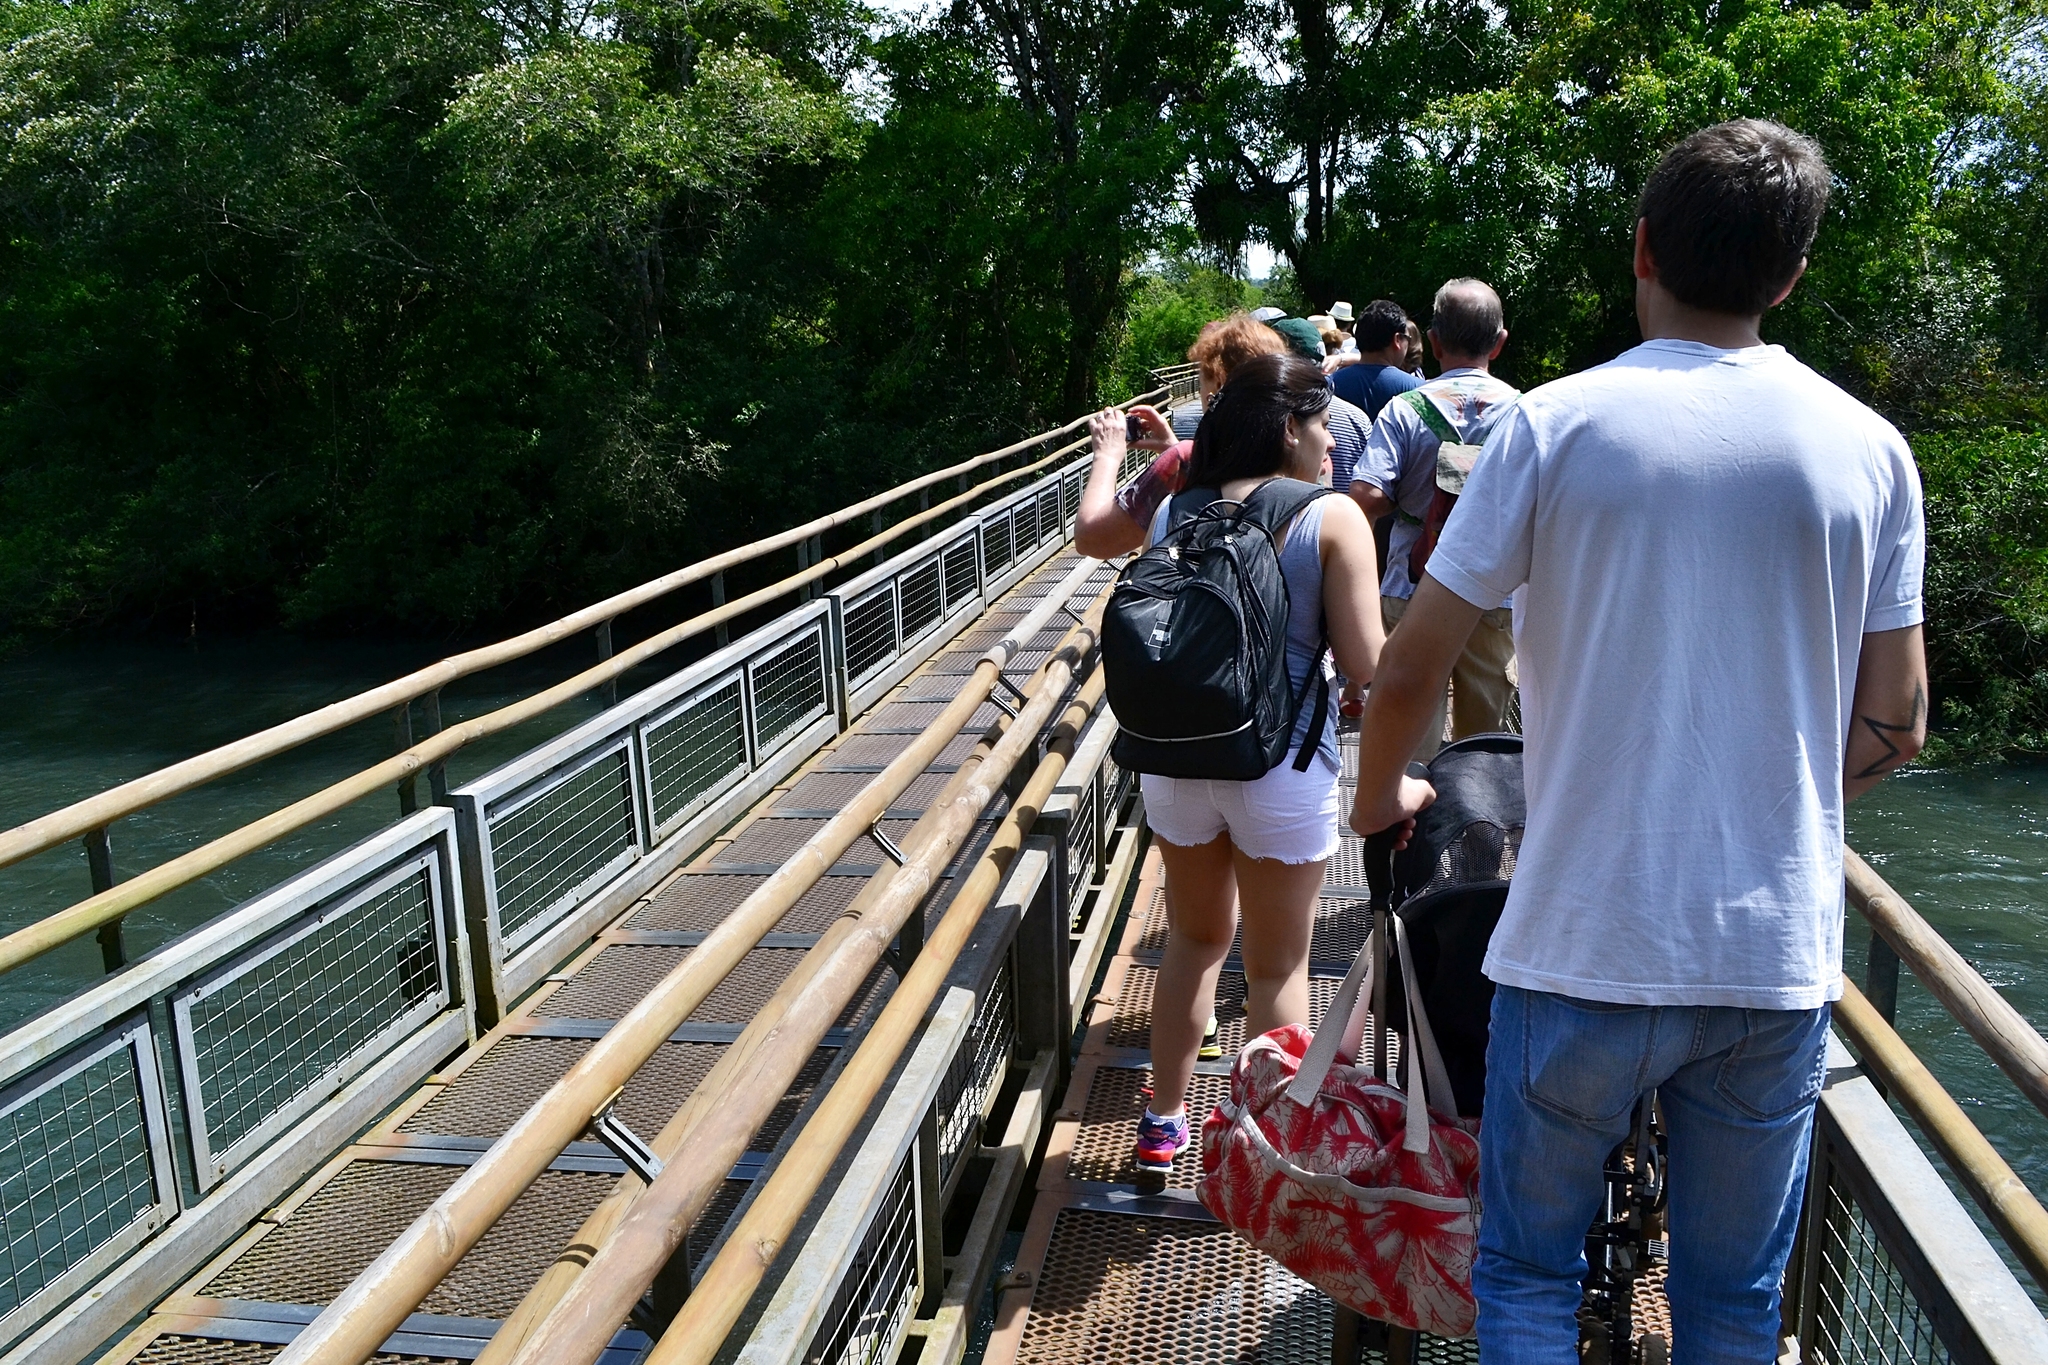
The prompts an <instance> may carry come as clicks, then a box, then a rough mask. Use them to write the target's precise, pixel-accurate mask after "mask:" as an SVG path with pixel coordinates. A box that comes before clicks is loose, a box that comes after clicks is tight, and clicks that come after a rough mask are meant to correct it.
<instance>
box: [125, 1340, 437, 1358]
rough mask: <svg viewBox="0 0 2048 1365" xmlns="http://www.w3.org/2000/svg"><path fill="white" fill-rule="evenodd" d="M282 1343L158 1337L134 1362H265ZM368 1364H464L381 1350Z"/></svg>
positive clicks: (276, 1353) (273, 1355) (275, 1355)
mask: <svg viewBox="0 0 2048 1365" xmlns="http://www.w3.org/2000/svg"><path fill="white" fill-rule="evenodd" d="M282 1350H284V1347H282V1346H275V1345H271V1344H269V1343H264V1342H254V1341H216V1340H214V1339H213V1338H212V1337H194V1336H176V1335H173V1336H161V1337H158V1338H157V1339H156V1340H154V1341H152V1342H150V1343H149V1345H147V1346H145V1347H144V1348H143V1349H142V1353H141V1354H140V1355H138V1356H136V1357H135V1365H265V1362H267V1361H271V1360H274V1359H276V1358H277V1355H278V1353H279V1352H280V1351H282ZM368 1365H467V1363H466V1362H464V1361H461V1360H457V1359H455V1358H454V1357H452V1356H413V1355H391V1354H388V1353H386V1352H383V1351H380V1352H378V1353H377V1354H376V1355H373V1356H371V1357H370V1359H369V1363H368Z"/></svg>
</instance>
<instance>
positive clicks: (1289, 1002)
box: [1152, 850, 1328, 1113]
mask: <svg viewBox="0 0 2048 1365" xmlns="http://www.w3.org/2000/svg"><path fill="white" fill-rule="evenodd" d="M1232 852H1233V855H1234V859H1235V864H1236V866H1235V871H1236V874H1237V877H1236V880H1237V894H1238V904H1239V916H1240V918H1241V919H1242V920H1243V921H1244V946H1243V948H1242V950H1241V951H1242V952H1243V955H1244V978H1245V981H1244V986H1245V990H1244V1013H1245V1021H1244V1030H1245V1037H1247V1038H1256V1037H1257V1036H1258V1035H1259V1034H1261V1033H1269V1032H1271V1031H1272V1030H1274V1029H1276V1028H1279V1027H1280V1026H1281V1025H1282V1024H1306V1023H1308V1022H1309V1017H1308V947H1309V934H1310V932H1311V931H1312V930H1313V929H1314V928H1315V910H1316V893H1317V892H1318V891H1320V890H1321V889H1322V885H1323V869H1324V867H1325V866H1326V865H1327V861H1328V860H1327V859H1325V860H1320V861H1317V862H1313V863H1282V862H1276V861H1274V860H1273V859H1270V858H1247V857H1246V856H1245V855H1244V854H1242V853H1238V852H1236V851H1235V850H1232ZM1154 1018H1155V1022H1154V1023H1153V1025H1152V1027H1153V1031H1154V1036H1155V1037H1156V1036H1157V1031H1158V1028H1159V1025H1158V1023H1157V1022H1156V1019H1157V1016H1156V1015H1155V1016H1154ZM1154 1112H1155V1113H1156V1112H1158V1111H1157V1110H1155V1111H1154Z"/></svg>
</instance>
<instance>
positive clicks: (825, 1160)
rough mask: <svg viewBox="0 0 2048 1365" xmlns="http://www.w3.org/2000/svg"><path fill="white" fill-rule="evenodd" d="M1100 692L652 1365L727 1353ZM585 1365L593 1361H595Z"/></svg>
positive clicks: (1078, 702) (1087, 688) (1073, 716)
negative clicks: (750, 1303)
mask: <svg viewBox="0 0 2048 1365" xmlns="http://www.w3.org/2000/svg"><path fill="white" fill-rule="evenodd" d="M1102 690H1103V675H1102V671H1101V670H1100V669H1097V670H1096V671H1095V673H1094V675H1093V676H1092V677H1090V678H1089V680H1088V682H1087V683H1086V684H1085V685H1084V686H1083V687H1082V689H1081V691H1080V694H1079V695H1078V696H1077V697H1076V698H1075V699H1074V701H1073V703H1072V704H1071V705H1070V706H1069V707H1068V708H1067V712H1066V714H1065V715H1063V716H1062V717H1061V718H1060V723H1059V726H1058V728H1057V729H1056V730H1055V732H1054V737H1053V739H1052V740H1051V742H1050V743H1048V744H1047V746H1046V755H1045V758H1044V759H1043V760H1042V761H1041V762H1040V763H1039V765H1038V767H1037V769H1036V770H1035V771H1034V772H1033V773H1032V775H1031V780H1030V782H1029V783H1028V784H1026V786H1025V788H1024V791H1023V794H1022V795H1020V796H1019V797H1018V798H1017V800H1016V803H1015V804H1014V805H1012V806H1011V808H1010V813H1009V815H1008V816H1007V817H1006V818H1005V819H1004V821H1003V824H1002V827H1001V828H1000V829H999V830H998V831H997V833H996V837H995V840H994V842H993V843H992V844H991V845H990V847H989V849H988V851H987V852H986V853H984V854H983V855H982V856H981V860H980V861H979V862H977V863H976V864H975V867H974V871H973V872H972V873H970V874H969V875H968V877H967V880H966V884H965V885H963V886H962V887H961V888H960V890H959V891H958V892H957V893H956V894H955V895H954V897H953V901H952V903H951V904H950V905H948V906H947V907H946V913H945V915H944V916H943V917H942V918H941V919H940V921H939V925H938V928H936V929H935V930H933V931H932V935H931V938H930V939H929V940H928V941H927V942H926V943H925V946H924V951H923V952H922V953H920V954H919V955H918V959H917V962H916V964H915V965H914V966H912V967H911V969H910V971H909V973H908V974H907V975H905V977H904V978H903V982H902V984H900V985H899V986H897V988H896V993H895V994H894V995H892V996H890V997H889V1003H888V1004H887V1005H886V1006H885V1007H884V1008H883V1010H882V1013H881V1014H880V1016H878V1017H877V1018H876V1020H875V1022H874V1023H873V1025H871V1026H870V1027H869V1029H868V1036H867V1037H866V1038H865V1039H863V1040H862V1041H861V1045H860V1048H859V1049H858V1050H857V1051H856V1052H855V1053H854V1055H853V1060H852V1061H851V1062H849V1063H848V1064H847V1066H846V1068H845V1069H844V1070H843V1071H841V1072H840V1074H839V1078H838V1079H837V1080H836V1081H834V1082H833V1084H832V1089H831V1091H830V1093H828V1094H827V1095H826V1096H825V1099H824V1101H823V1102H822V1103H821V1104H819V1106H818V1107H817V1109H816V1110H815V1111H814V1112H813V1113H812V1114H811V1118H810V1121H809V1122H807V1123H806V1124H805V1125H804V1127H803V1130H802V1131H801V1132H800V1133H798V1135H797V1138H796V1141H795V1142H794V1143H793V1144H792V1145H791V1146H790V1149H789V1151H788V1152H786V1153H785V1154H784V1155H783V1158H782V1161H781V1162H780V1163H779V1164H778V1165H777V1166H776V1168H775V1174H774V1175H773V1176H771V1177H770V1178H769V1180H768V1183H767V1184H766V1185H765V1186H764V1187H763V1188H762V1189H761V1191H760V1193H758V1194H756V1195H755V1196H754V1202H753V1203H752V1204H751V1205H750V1206H749V1207H748V1209H747V1212H746V1214H745V1216H744V1217H742V1218H741V1219H740V1223H739V1226H738V1227H736V1228H735V1229H733V1233H732V1235H731V1236H730V1237H728V1238H727V1239H726V1241H725V1245H724V1246H723V1247H722V1248H720V1250H719V1253H718V1255H717V1257H716V1258H714V1259H713V1260H712V1262H711V1265H710V1267H709V1268H708V1269H707V1270H706V1271H705V1272H704V1273H703V1274H702V1275H701V1276H699V1277H698V1279H697V1282H696V1284H695V1285H693V1286H692V1288H691V1290H690V1297H689V1299H688V1300H686V1301H685V1302H684V1304H683V1307H682V1310H681V1312H679V1313H678V1314H677V1315H676V1318H675V1320H674V1321H673V1322H671V1323H670V1324H669V1326H668V1329H667V1331H665V1332H664V1333H663V1334H662V1337H661V1340H660V1341H659V1342H657V1343H656V1344H655V1347H654V1350H653V1352H652V1354H650V1355H649V1356H648V1357H647V1360H646V1365H710V1362H711V1361H712V1360H713V1358H714V1357H716V1356H717V1354H718V1352H719V1351H720V1349H721V1348H722V1347H723V1346H724V1344H725V1337H726V1334H727V1333H728V1332H730V1331H731V1330H732V1327H733V1324H734V1323H735V1322H737V1321H738V1320H739V1316H740V1311H741V1310H742V1309H743V1308H745V1307H746V1304H747V1301H748V1299H749V1298H751V1297H752V1295H753V1292H754V1290H755V1288H756V1287H757V1286H759V1284H760V1283H761V1280H762V1277H763V1276H765V1275H766V1274H767V1272H768V1269H769V1267H770V1266H772V1265H773V1264H774V1263H775V1258H776V1257H777V1256H778V1255H780V1254H781V1251H782V1247H783V1244H784V1243H785V1242H786V1241H787V1240H788V1238H789V1235H790V1233H791V1232H792V1231H793V1230H794V1229H795V1228H796V1225H797V1222H798V1220H799V1219H801V1218H802V1217H803V1213H804V1210H805V1209H806V1208H808V1207H809V1206H810V1202H811V1198H812V1196H813V1195H815V1194H816V1193H817V1192H818V1187H819V1186H820V1185H821V1184H822V1183H823V1182H824V1179H825V1176H826V1175H827V1174H828V1173H829V1172H830V1171H831V1170H832V1166H833V1163H834V1162H835V1161H837V1160H838V1157H839V1152H840V1149H842V1148H843V1147H845V1145H846V1143H847V1141H848V1140H849V1139H850V1138H851V1137H852V1136H853V1132H854V1130H855V1129H856V1128H857V1127H859V1125H860V1122H861V1119H862V1118H863V1117H864V1116H865V1115H866V1113H867V1110H868V1106H869V1105H870V1104H871V1103H873V1101H874V1098H875V1096H876V1095H877V1094H878V1093H880V1091H881V1089H882V1086H883V1085H884V1084H886V1083H887V1081H888V1079H889V1074H890V1072H891V1071H892V1070H893V1069H894V1067H895V1065H896V1059H897V1058H898V1057H899V1056H900V1055H901V1054H902V1052H903V1049H904V1048H906V1047H908V1046H909V1044H910V1041H911V1039H912V1038H913V1037H914V1036H915V1035H916V1033H917V1030H918V1027H919V1026H920V1025H921V1024H922V1023H923V1022H924V1015H925V1011H926V1009H928V1008H929V1007H930V1005H931V1002H932V1000H933V999H934V998H935V997H936V996H937V995H938V993H939V991H940V989H941V988H942V987H944V985H945V983H946V975H947V973H948V972H950V971H951V970H952V968H953V963H954V961H955V960H956V959H957V958H958V957H959V956H960V952H961V950H962V949H963V948H964V947H966V945H967V941H968V939H969V937H970V936H971V935H972V934H973V933H974V931H975V929H976V927H978V926H979V924H980V923H981V916H982V913H983V911H985V910H986V909H987V908H988V904H989V902H990V901H991V900H993V899H994V897H995V894H996V891H997V889H998V888H999V886H1000V885H1001V883H1002V878H1003V874H1004V873H1005V872H1006V871H1007V870H1008V868H1009V865H1010V862H1011V860H1012V859H1013V858H1014V857H1015V856H1016V853H1017V850H1018V849H1019V848H1021V847H1022V845H1023V841H1024V838H1025V836H1026V835H1028V834H1030V832H1031V827H1032V825H1033V823H1035V821H1036V820H1037V818H1038V812H1039V809H1040V808H1041V807H1042V806H1043V805H1044V804H1045V799H1046V797H1047V796H1049V795H1051V793H1052V789H1053V787H1054V786H1055V785H1056V784H1057V783H1058V782H1059V779H1060V776H1061V775H1062V774H1063V773H1064V772H1065V771H1066V765H1067V759H1068V758H1070V757H1071V756H1072V754H1073V751H1074V739H1075V737H1076V736H1077V735H1079V734H1080V731H1081V727H1082V726H1083V725H1085V724H1087V722H1088V719H1089V717H1090V716H1092V715H1093V714H1094V712H1095V703H1096V701H1097V700H1098V699H1100V697H1101V696H1102ZM600 1346H602V1343H600ZM587 1358H588V1359H593V1360H594V1359H595V1358H596V1353H595V1352H592V1353H590V1355H589V1356H588V1357H587ZM565 1359H567V1360H568V1361H570V1362H571V1365H581V1362H582V1361H583V1360H585V1359H586V1356H585V1354H584V1352H582V1351H580V1350H579V1351H577V1352H575V1353H574V1354H573V1355H572V1356H569V1357H566V1358H565Z"/></svg>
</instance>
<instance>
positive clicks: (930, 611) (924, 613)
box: [896, 555, 946, 645]
mask: <svg viewBox="0 0 2048 1365" xmlns="http://www.w3.org/2000/svg"><path fill="white" fill-rule="evenodd" d="M896 583H897V591H898V593H899V594H900V595H901V600H902V602H903V643H904V644H906V645H907V644H909V643H910V642H911V641H912V640H915V639H917V637H918V636H920V635H922V634H924V633H925V631H927V630H929V629H930V628H931V627H933V626H935V625H937V624H938V623H939V618H940V617H941V616H943V615H945V609H946V608H945V594H944V592H943V591H942V590H941V587H940V584H939V560H938V556H936V555H934V556H933V557H932V558H930V559H928V560H926V561H925V562H924V563H922V564H919V565H917V566H916V567H915V568H911V569H907V570H905V571H904V572H903V573H902V574H901V575H899V576H898V577H897V580H896Z"/></svg>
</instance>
